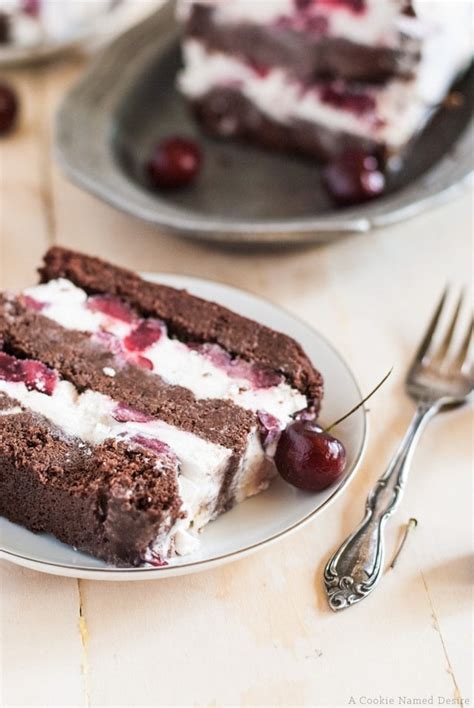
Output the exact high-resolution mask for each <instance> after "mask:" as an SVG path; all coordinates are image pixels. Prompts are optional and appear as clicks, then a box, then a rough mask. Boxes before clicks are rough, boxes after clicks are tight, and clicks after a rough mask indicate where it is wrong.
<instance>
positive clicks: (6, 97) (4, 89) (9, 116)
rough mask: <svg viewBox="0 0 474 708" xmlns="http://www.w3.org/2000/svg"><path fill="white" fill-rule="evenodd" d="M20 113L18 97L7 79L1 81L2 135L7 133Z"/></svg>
mask: <svg viewBox="0 0 474 708" xmlns="http://www.w3.org/2000/svg"><path fill="white" fill-rule="evenodd" d="M17 114H18V98H17V95H16V93H15V91H14V90H13V88H12V87H11V86H10V84H7V83H6V82H5V81H0V135H7V133H9V132H10V131H11V130H12V129H13V127H14V125H15V121H16V117H17Z"/></svg>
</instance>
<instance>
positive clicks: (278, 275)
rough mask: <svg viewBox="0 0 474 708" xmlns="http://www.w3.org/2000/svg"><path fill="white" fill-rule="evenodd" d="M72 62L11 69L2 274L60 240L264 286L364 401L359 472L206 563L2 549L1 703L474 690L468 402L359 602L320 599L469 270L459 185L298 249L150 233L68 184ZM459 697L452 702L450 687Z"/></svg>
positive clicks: (0, 191)
mask: <svg viewBox="0 0 474 708" xmlns="http://www.w3.org/2000/svg"><path fill="white" fill-rule="evenodd" d="M82 66H83V64H82V62H81V61H80V60H79V59H77V58H76V59H71V60H63V61H60V62H58V63H55V64H51V65H49V66H45V67H43V68H40V69H36V70H34V71H33V70H29V71H26V70H23V71H15V72H12V73H11V79H12V80H13V81H14V82H15V84H16V85H17V86H18V88H19V90H20V93H21V99H22V109H23V113H22V120H21V125H20V128H19V130H18V131H17V132H16V133H15V134H14V135H13V136H12V137H11V138H9V139H8V140H3V141H2V142H1V144H0V195H1V197H0V198H1V200H2V201H1V203H0V221H1V234H2V236H1V239H2V240H1V243H0V245H1V251H0V258H1V260H0V280H1V285H2V287H10V288H20V287H22V286H24V285H26V284H27V283H29V282H31V281H32V280H33V279H34V278H35V268H36V267H37V265H38V262H39V259H40V256H41V253H42V252H43V251H44V250H45V248H46V247H47V245H48V244H49V243H52V242H55V243H61V244H63V245H67V246H71V247H73V248H77V249H80V250H84V251H88V252H91V253H93V254H97V255H100V256H103V257H105V258H109V259H111V260H113V261H115V262H117V263H119V264H121V265H125V266H128V267H131V268H135V269H138V270H154V271H165V272H180V273H185V274H189V275H197V276H201V277H204V278H211V279H216V280H220V281H224V282H226V283H229V284H231V285H235V286H237V287H241V288H244V289H248V290H250V291H253V292H255V293H257V294H259V295H262V296H264V297H267V298H269V299H271V300H273V301H274V302H276V303H278V304H280V305H282V306H284V307H285V308H286V309H287V310H290V311H291V312H293V313H295V314H296V315H298V316H299V317H301V318H303V319H304V320H306V321H307V322H309V323H310V324H312V325H314V326H315V327H316V328H317V329H318V330H320V331H321V332H322V333H323V334H325V335H326V336H327V337H328V338H329V339H330V340H331V341H332V342H333V343H334V345H335V346H336V347H337V348H338V349H339V350H340V351H341V352H343V354H344V356H345V357H346V358H347V360H348V361H349V362H350V364H351V366H352V367H353V369H354V372H355V374H356V376H357V377H358V378H359V380H360V383H361V386H362V388H363V390H364V391H367V390H368V389H369V388H371V387H372V386H373V385H374V383H375V382H376V381H377V380H378V379H379V378H380V377H381V376H382V375H383V374H384V373H385V372H386V370H387V369H388V368H390V366H392V365H394V366H395V369H394V373H393V375H392V377H391V378H390V380H389V381H388V382H387V384H386V386H385V387H384V388H383V389H382V390H381V391H380V393H379V394H378V395H377V397H376V398H374V399H373V400H372V401H371V403H370V409H371V411H370V416H369V417H370V439H369V447H368V452H367V456H366V458H365V461H364V464H363V466H362V469H361V471H360V473H359V474H358V476H357V477H356V479H355V480H353V482H352V483H351V485H350V487H349V488H348V491H347V493H346V494H345V495H344V496H343V497H342V498H341V499H338V500H337V502H336V503H335V504H334V505H333V506H332V507H331V508H330V510H329V511H327V512H326V513H325V514H324V515H323V516H322V517H321V518H318V520H317V521H316V522H315V523H314V524H312V525H310V526H308V527H307V528H305V529H304V530H302V531H300V532H299V533H296V534H295V535H293V536H292V537H290V538H288V539H287V540H284V541H282V542H280V543H278V544H276V545H274V546H273V547H271V548H269V549H267V550H265V551H263V552H261V553H259V554H257V555H255V556H253V557H250V558H247V559H244V560H241V561H239V562H235V563H233V564H230V565H228V566H225V567H222V568H218V569H216V570H212V571H209V572H206V573H202V574H200V575H195V576H188V577H179V578H171V579H167V580H163V581H156V582H153V583H123V584H116V583H111V584H108V583H97V582H92V581H80V582H76V581H72V580H66V579H61V578H56V577H49V576H46V575H42V574H37V573H34V572H31V571H26V570H23V569H20V568H17V567H15V566H13V565H10V564H7V563H3V564H2V566H1V573H2V574H1V630H2V631H1V644H0V646H1V650H2V655H1V703H2V705H5V706H9V705H11V706H18V705H35V706H40V705H44V706H56V705H71V706H76V705H77V706H84V705H91V706H139V705H147V706H149V705H150V706H151V705H153V706H168V705H173V706H175V705H176V706H192V705H199V706H210V705H215V706H227V705H242V706H253V705H255V706H314V705H318V706H323V705H330V706H337V705H348V704H350V703H349V702H350V700H351V697H353V698H354V701H355V704H357V703H358V702H359V701H360V700H361V699H362V698H363V697H364V696H365V697H366V698H372V699H374V698H377V697H378V696H381V697H384V698H387V699H388V698H393V699H394V700H395V704H399V703H397V701H398V700H399V697H400V696H406V697H407V698H409V699H412V700H413V699H422V698H429V697H430V696H433V697H434V698H433V700H434V704H435V705H437V704H438V696H440V697H442V698H443V699H451V700H452V699H458V701H459V700H460V699H461V698H463V699H470V700H471V702H472V694H471V691H472V688H471V686H472V658H473V657H472V643H471V639H472V624H471V602H472V580H473V578H472V558H473V555H472V542H471V530H472V529H471V518H472V497H471V491H472V478H471V475H472V470H471V459H472V416H471V413H470V411H469V410H468V409H463V410H460V411H456V412H453V413H450V414H446V415H445V416H444V417H443V418H439V419H437V420H436V421H435V422H434V423H433V424H432V425H431V427H429V428H428V430H427V432H426V434H425V436H424V439H423V441H422V444H421V445H420V447H419V449H418V452H417V454H416V456H415V460H414V464H413V470H412V475H411V478H410V481H409V484H408V489H407V493H406V497H405V499H404V502H403V505H402V507H401V509H400V511H399V512H398V513H397V515H396V517H395V519H394V520H393V522H392V523H391V525H390V529H389V536H390V553H393V552H394V551H395V548H396V545H397V543H398V541H399V538H400V533H401V530H402V526H403V524H404V523H406V521H407V520H408V518H409V517H411V516H414V517H416V518H417V519H418V521H419V525H418V527H417V529H416V530H415V531H414V532H413V533H412V535H411V536H410V537H409V540H408V542H407V545H406V547H405V549H404V551H403V553H402V555H401V557H400V559H399V562H398V564H397V566H396V568H395V570H388V571H387V572H386V574H385V577H384V579H383V583H382V585H381V587H380V588H379V589H378V591H377V592H375V593H374V594H373V595H372V596H371V597H370V599H368V600H367V601H365V602H363V603H361V604H360V605H359V606H357V607H354V608H352V609H351V610H350V611H348V612H344V613H341V614H333V613H332V612H331V611H330V610H328V608H327V605H326V601H325V597H324V595H323V591H322V583H321V577H322V569H323V566H324V563H325V561H326V559H327V557H328V555H329V553H330V552H331V551H332V550H333V549H334V548H335V546H337V545H338V543H339V542H340V540H341V539H342V537H343V536H344V535H346V534H347V533H348V531H349V530H351V529H352V528H353V526H354V524H355V523H356V522H357V521H358V520H359V518H360V516H361V513H362V509H363V504H364V500H365V496H366V493H367V490H368V488H369V486H370V485H371V484H372V483H373V482H374V480H375V479H376V478H377V477H378V476H379V475H380V473H381V472H382V471H383V469H384V467H385V465H386V463H387V461H388V459H389V457H390V454H391V452H392V450H393V449H394V447H395V445H396V444H397V442H398V440H399V438H400V435H401V433H402V432H403V430H404V428H405V426H406V425H407V422H408V420H409V418H410V415H411V412H412V404H411V403H410V402H409V401H408V400H407V399H406V397H405V396H404V394H403V388H402V382H403V375H404V371H405V367H406V364H407V362H408V361H409V359H410V357H411V354H412V350H413V347H414V343H415V342H416V341H417V340H418V338H419V336H420V332H421V329H422V327H423V325H424V323H425V321H426V320H427V317H428V315H429V313H430V311H431V310H432V308H433V305H434V302H435V301H436V299H437V296H438V294H439V292H440V291H441V289H442V288H443V286H444V284H445V282H446V281H447V280H450V281H451V282H453V283H461V282H462V281H464V282H469V281H470V280H471V279H472V245H471V241H470V234H471V229H472V200H471V198H470V195H465V196H463V197H462V198H460V199H458V200H457V201H454V202H451V203H450V204H448V205H446V206H444V207H442V208H439V209H436V210H433V211H432V212H430V213H429V214H425V215H423V216H420V217H418V218H416V219H413V220H412V221H410V222H407V223H404V224H401V225H397V226H393V227H391V228H387V229H385V230H384V231H380V232H378V233H372V234H367V235H362V236H357V237H353V238H348V239H346V240H344V241H342V242H340V243H337V244H334V245H331V246H324V247H320V248H314V249H311V250H305V251H295V252H288V251H286V252H280V253H278V252H276V253H265V254H263V253H260V254H248V253H247V254H244V253H239V252H237V251H224V250H219V249H211V248H209V247H207V246H204V245H199V244H193V243H191V242H188V241H184V240H180V239H178V238H171V237H167V236H165V235H163V234H160V233H157V232H156V231H155V230H154V229H153V228H151V227H149V226H147V225H144V224H141V223H139V222H137V221H135V220H133V219H131V218H129V217H127V216H124V215H123V214H121V213H119V212H117V211H115V210H113V209H111V208H109V207H108V206H106V205H104V204H102V203H100V202H99V201H98V200H96V199H95V198H93V197H91V196H89V195H87V194H85V193H83V192H81V191H80V190H79V189H77V188H76V187H74V186H73V185H71V184H70V183H68V182H67V181H66V180H65V179H64V178H63V176H62V175H61V174H60V172H59V170H58V168H57V167H56V165H55V164H54V163H53V162H52V160H51V122H52V116H53V113H54V109H55V107H56V105H57V103H58V101H59V100H60V99H61V97H62V95H63V94H64V91H65V89H66V88H67V87H68V86H69V85H70V84H71V82H72V81H73V80H74V78H75V77H76V76H77V75H78V73H79V71H80V70H81V69H82ZM458 704H459V703H458Z"/></svg>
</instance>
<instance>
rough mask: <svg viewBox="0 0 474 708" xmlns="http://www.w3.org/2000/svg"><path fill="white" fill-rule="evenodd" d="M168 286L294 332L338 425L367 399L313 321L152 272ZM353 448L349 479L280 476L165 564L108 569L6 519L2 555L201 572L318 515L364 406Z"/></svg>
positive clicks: (49, 563)
mask: <svg viewBox="0 0 474 708" xmlns="http://www.w3.org/2000/svg"><path fill="white" fill-rule="evenodd" d="M145 277H148V278H149V279H150V280H155V281H157V282H160V283H165V284H166V285H171V286H173V287H178V288H186V289H187V290H189V291H190V292H192V293H193V294H195V295H199V296H201V297H204V298H206V299H209V300H213V301H215V302H219V303H221V304H222V305H225V306H226V307H229V308H231V309H233V310H236V311H237V312H239V313H240V314H242V315H246V316H248V317H251V318H253V319H255V320H257V321H259V322H263V323H264V324H266V325H268V326H269V327H272V328H274V329H276V330H280V331H282V332H286V333H287V334H289V335H290V336H292V337H294V338H295V339H296V340H297V341H299V342H300V343H301V344H302V346H303V347H304V349H305V351H306V352H307V354H308V355H309V357H310V358H311V360H312V362H313V363H314V365H315V366H316V367H317V368H318V369H319V370H320V371H321V372H322V374H323V376H324V380H325V391H326V393H325V398H324V403H323V409H322V420H323V421H326V422H328V423H329V422H330V421H332V420H335V419H336V418H338V417H339V416H341V415H343V414H344V413H345V412H346V411H348V410H350V409H351V408H352V407H353V406H354V405H355V404H356V403H358V402H359V401H360V400H361V394H360V391H359V388H358V386H357V383H356V381H355V379H354V377H353V375H352V373H351V371H350V369H349V367H348V366H347V364H346V363H345V362H344V360H343V359H342V357H341V356H340V355H339V354H338V353H337V352H336V351H335V350H334V349H333V347H332V346H331V345H330V344H329V343H328V342H327V341H326V340H325V339H324V338H323V337H322V336H321V335H320V334H318V333H317V332H315V331H314V330H313V329H311V328H310V327H309V326H308V325H306V324H305V323H304V322H301V321H300V320H298V319H296V318H295V317H293V316H292V315H290V314H289V313H287V312H284V311H283V310H281V309H280V308H278V307H276V306H275V305H273V304H271V303H270V302H267V301H264V300H262V299H260V298H258V297H256V296H254V295H250V294H249V293H245V292H243V291H241V290H237V289H235V288H231V287H229V286H227V285H223V284H220V283H213V282H209V281H206V280H200V279H198V278H190V277H186V276H181V275H152V274H148V275H146V276H145ZM337 434H338V436H339V437H340V438H341V439H342V441H343V442H344V445H345V447H346V451H347V468H346V472H345V475H344V478H343V479H342V480H341V481H340V482H339V484H337V485H336V486H335V487H331V488H330V489H328V490H326V491H324V492H321V493H319V494H309V493H306V492H302V491H299V490H297V489H294V488H293V487H291V486H290V485H288V484H286V483H285V482H284V481H283V480H282V479H280V478H278V479H276V480H275V482H274V483H273V484H272V486H271V487H270V489H269V490H268V491H266V492H264V493H263V494H260V495H258V496H257V497H254V498H252V499H249V500H247V501H245V502H243V503H242V504H239V505H238V506H237V507H235V508H234V509H232V511H229V512H227V513H226V514H223V515H222V516H221V517H219V519H217V520H216V521H213V522H212V523H210V524H209V525H208V526H207V527H206V528H205V529H204V531H203V533H202V537H201V539H202V542H201V548H200V550H199V551H198V552H197V553H194V554H193V555H191V556H184V557H181V558H177V559H176V560H175V561H173V563H172V564H170V565H168V566H163V567H162V568H133V569H128V568H127V569H122V568H114V567H111V566H107V565H106V564H105V563H103V562H102V561H99V560H96V559H94V558H92V557H91V556H89V555H87V554H85V553H79V552H78V551H75V550H74V549H73V548H71V547H70V546H67V545H65V544H63V543H60V542H59V541H57V540H56V539H54V538H53V537H52V536H49V535H46V534H38V535H37V534H34V533H31V532H30V531H27V530H26V529H25V528H23V527H21V526H18V525H16V524H12V523H10V522H8V521H6V520H5V519H0V538H1V557H3V558H5V559H7V560H9V561H11V562H13V563H17V564H19V565H23V566H26V567H28V568H33V569H35V570H40V571H43V572H46V573H54V574H55V575H64V576H69V577H76V578H89V579H94V580H152V579H155V578H164V577H168V576H170V575H180V574H185V573H194V572H197V571H199V570H204V569H206V568H210V567H211V566H215V565H218V564H221V563H226V562H228V561H231V560H235V559H236V558H241V557H242V556H245V555H247V554H249V553H252V552H253V551H256V550H257V549H259V548H263V547H264V546H266V545H268V544H269V543H271V542H273V541H275V540H277V539H279V538H282V537H283V536H285V535H287V534H288V533H290V532H291V531H294V530H295V529H297V528H300V527H301V526H302V525H303V524H305V523H307V522H308V521H310V520H311V519H314V518H315V517H316V515H318V514H319V513H320V512H321V511H322V510H323V509H324V508H327V507H328V506H329V504H330V502H332V501H333V500H334V499H335V498H336V496H337V495H339V494H340V493H341V492H342V490H343V489H344V488H345V487H346V486H347V483H348V481H349V479H350V478H351V477H352V476H353V475H354V473H355V471H356V469H357V467H358V465H359V462H360V460H361V457H362V453H363V450H364V446H365V441H366V414H365V411H364V409H363V408H360V409H358V410H357V411H356V413H354V414H353V415H352V416H350V418H348V419H347V420H346V421H345V422H344V423H343V424H341V426H340V427H339V428H338V430H337Z"/></svg>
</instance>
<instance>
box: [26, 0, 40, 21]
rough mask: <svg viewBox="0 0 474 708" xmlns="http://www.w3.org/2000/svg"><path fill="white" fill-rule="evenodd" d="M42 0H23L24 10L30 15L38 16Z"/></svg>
mask: <svg viewBox="0 0 474 708" xmlns="http://www.w3.org/2000/svg"><path fill="white" fill-rule="evenodd" d="M40 6H41V2H40V0H23V8H22V9H23V12H24V13H25V15H30V17H38V16H39V14H40V10H41V7H40Z"/></svg>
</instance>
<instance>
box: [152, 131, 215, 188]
mask: <svg viewBox="0 0 474 708" xmlns="http://www.w3.org/2000/svg"><path fill="white" fill-rule="evenodd" d="M201 164H202V153H201V150H200V148H199V146H198V145H197V143H196V142H194V140H190V139H189V138H181V137H178V136H175V137H170V138H166V139H165V140H162V141H161V142H160V143H158V145H157V146H156V147H155V149H154V150H153V153H152V155H151V157H150V159H149V161H148V163H147V165H146V169H147V172H148V177H149V179H150V182H151V184H152V185H153V186H154V187H158V188H159V189H176V188H178V187H185V186H187V185H189V184H191V183H192V182H194V180H195V179H196V177H197V175H198V173H199V171H200V169H201Z"/></svg>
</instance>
